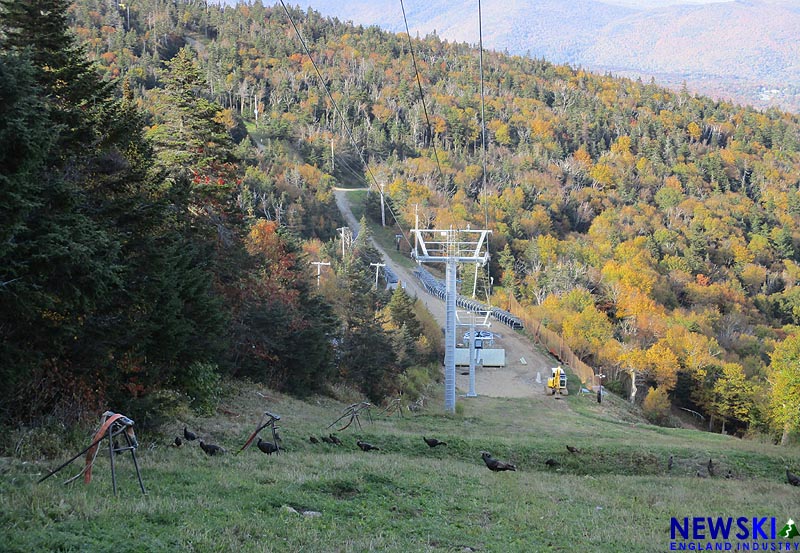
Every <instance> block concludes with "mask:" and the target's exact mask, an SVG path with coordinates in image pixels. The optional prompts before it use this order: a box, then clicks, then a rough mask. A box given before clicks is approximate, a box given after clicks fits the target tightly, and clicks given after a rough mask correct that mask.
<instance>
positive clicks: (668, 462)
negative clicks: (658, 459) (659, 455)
mask: <svg viewBox="0 0 800 553" xmlns="http://www.w3.org/2000/svg"><path fill="white" fill-rule="evenodd" d="M674 462H675V461H674V459H673V457H672V455H670V456H669V461H667V470H672V464H673V463H674Z"/></svg>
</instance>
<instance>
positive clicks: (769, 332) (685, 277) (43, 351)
mask: <svg viewBox="0 0 800 553" xmlns="http://www.w3.org/2000/svg"><path fill="white" fill-rule="evenodd" d="M51 3H52V9H51V10H50V11H48V12H47V14H45V11H44V10H42V11H37V12H35V13H34V12H31V11H25V10H21V11H20V9H21V7H25V6H27V5H28V4H27V3H26V2H21V1H8V0H6V1H5V2H4V4H3V5H4V6H5V7H4V9H5V10H6V12H5V13H4V14H3V21H2V24H3V28H4V29H9V28H11V29H22V30H21V31H20V32H18V33H15V34H14V33H9V34H8V35H7V38H5V39H4V40H5V42H6V43H7V44H12V43H13V45H14V46H15V47H16V46H17V45H19V46H24V45H26V41H27V43H30V44H32V45H33V46H34V50H33V52H32V53H31V52H30V51H28V52H24V51H19V52H18V53H17V51H16V50H15V51H14V52H13V53H11V54H4V57H3V63H4V67H5V68H7V69H4V70H5V71H8V72H9V74H13V75H17V76H16V77H15V78H14V79H3V82H4V83H7V84H5V85H4V86H5V87H6V88H5V90H4V92H3V94H4V102H3V105H4V106H9V107H5V108H4V109H8V110H14V111H12V112H11V113H13V114H14V115H15V118H8V117H4V118H3V123H2V124H3V125H4V128H2V129H0V130H1V131H2V132H3V133H4V136H6V137H10V136H16V135H18V134H19V135H21V131H20V129H25V133H24V136H29V137H31V140H29V141H26V142H24V146H25V148H24V149H23V152H24V154H25V155H24V157H23V158H22V159H23V160H24V161H25V162H24V163H23V164H21V165H19V166H15V169H14V172H12V173H11V174H10V177H9V178H10V181H9V182H10V183H12V184H13V186H12V187H11V188H7V187H6V186H5V185H4V190H11V191H12V193H11V195H10V196H7V198H6V199H5V200H4V202H5V203H4V204H3V206H4V207H3V209H5V205H11V206H12V207H14V209H13V210H9V211H8V213H9V214H10V213H14V214H18V215H14V217H12V218H10V219H7V218H6V217H5V213H4V217H3V232H4V235H5V236H7V237H9V238H7V239H4V241H3V247H4V248H6V249H4V250H2V251H0V254H2V256H3V257H2V261H3V263H2V265H3V269H2V270H3V273H2V275H3V276H2V279H0V280H1V281H2V286H3V288H2V295H0V301H2V302H3V303H2V306H0V307H2V309H0V312H1V313H2V317H3V320H2V322H0V328H1V329H2V333H3V334H2V347H3V351H2V353H3V356H4V358H5V357H6V356H9V355H13V356H15V357H14V359H15V363H13V364H4V366H3V368H2V370H3V371H4V373H3V376H4V377H5V378H7V379H10V380H11V381H12V382H14V383H15V386H16V387H15V388H14V389H15V390H19V396H18V397H20V398H24V397H32V396H34V395H35V394H34V391H35V390H33V389H31V387H33V388H37V387H38V388H37V389H41V388H42V387H48V390H52V391H53V392H55V391H56V390H61V389H64V388H68V387H69V386H72V387H73V388H69V389H70V390H73V391H74V393H78V392H81V393H84V394H85V395H86V396H87V397H95V398H96V397H101V396H102V394H101V393H100V392H97V388H96V387H95V383H96V382H101V383H103V386H106V387H107V386H108V385H109V383H111V382H116V381H117V380H116V379H121V380H122V381H123V382H125V383H126V388H125V393H130V394H133V395H137V394H140V395H141V397H142V398H145V397H151V396H153V395H154V394H153V392H154V390H165V389H169V390H172V389H175V390H179V391H183V392H184V393H188V394H191V393H193V392H192V390H193V387H194V388H197V387H198V386H202V385H206V386H208V382H209V380H212V381H213V379H214V378H215V377H216V375H218V374H219V372H220V371H221V372H228V373H230V374H233V375H241V376H248V377H252V378H263V379H266V380H268V381H269V382H270V383H272V384H273V385H277V386H279V387H283V388H286V389H289V390H291V391H295V392H303V391H308V390H309V389H310V387H313V386H319V385H320V384H321V383H322V382H325V381H329V380H332V379H334V378H336V377H339V378H346V379H349V380H350V381H351V382H354V383H355V384H356V385H357V386H359V387H360V388H361V389H362V390H363V391H365V392H366V393H368V394H369V395H370V397H373V398H376V397H380V396H381V395H382V394H385V393H389V392H393V391H395V390H397V389H398V387H400V386H401V385H402V383H403V382H408V381H409V380H411V379H410V378H409V377H408V375H409V374H410V373H409V370H411V367H412V365H416V364H419V363H424V362H425V359H430V358H431V357H430V355H431V348H430V344H429V343H428V342H427V339H426V338H425V337H424V336H421V335H419V334H417V335H415V333H414V332H412V331H411V328H412V327H414V328H417V327H415V325H414V324H413V323H411V322H409V321H410V317H411V314H410V310H409V309H407V308H404V309H395V310H392V309H386V310H383V311H378V315H377V316H376V314H375V313H376V312H375V305H376V303H377V304H378V306H379V307H380V306H382V305H384V304H385V301H386V300H387V298H383V299H381V298H380V297H376V295H375V293H374V292H372V291H370V288H371V287H370V280H371V279H370V278H369V271H368V270H367V269H369V262H370V259H372V258H371V256H372V255H374V252H370V248H369V246H368V242H366V241H365V240H364V239H363V238H362V240H360V241H357V242H356V244H355V247H354V249H353V251H352V253H351V254H350V255H348V256H345V258H344V259H341V255H337V254H336V251H337V250H338V249H339V248H341V245H340V244H338V245H337V243H335V242H334V241H333V239H334V237H335V228H336V226H337V225H338V221H336V220H335V219H333V218H332V217H333V214H334V213H335V210H334V209H333V204H332V200H331V192H330V190H331V187H332V186H333V185H335V184H357V183H368V184H372V185H377V184H383V185H385V189H386V192H387V194H388V196H389V197H390V201H391V204H392V206H393V208H394V211H395V213H397V214H398V216H399V218H400V222H401V225H402V226H403V227H404V228H406V229H407V228H408V227H409V224H413V221H414V217H415V211H416V213H418V215H419V216H420V220H421V221H422V224H424V225H427V226H430V227H440V228H446V227H448V226H450V225H455V226H465V225H467V224H471V225H472V226H473V228H474V227H484V226H485V225H488V227H489V228H491V229H492V230H493V235H492V249H493V251H494V257H493V261H492V266H491V275H492V276H493V278H494V285H495V288H494V292H495V294H494V299H493V302H494V303H496V304H499V305H501V306H503V307H506V306H513V308H514V309H520V310H526V311H528V312H529V313H531V314H533V315H534V316H536V317H538V318H539V319H541V320H542V321H543V322H544V324H546V325H547V326H549V327H550V328H552V329H553V330H555V331H557V332H559V333H561V334H562V336H563V337H564V340H565V342H566V343H568V344H569V345H570V347H571V348H572V349H573V350H574V351H576V352H578V353H579V354H580V355H582V356H583V358H584V359H585V360H586V361H587V362H588V363H589V364H591V365H593V366H595V367H596V368H597V370H598V371H602V372H603V373H605V374H607V375H609V380H614V379H616V377H617V376H618V375H620V374H624V373H628V372H635V373H639V374H641V375H644V376H645V378H646V379H647V380H648V381H649V383H650V385H651V386H652V387H653V390H652V391H651V392H650V394H649V395H650V396H651V397H649V398H648V399H650V402H651V404H658V402H657V401H656V400H657V399H658V397H659V396H664V395H665V393H668V394H669V396H670V397H671V398H672V401H673V402H674V403H675V404H677V405H681V406H685V407H688V408H691V409H693V410H697V411H701V412H703V413H705V414H706V415H709V416H711V417H712V419H716V420H717V421H725V423H727V425H728V426H727V429H728V430H729V431H733V430H737V431H744V430H745V429H747V428H754V429H761V430H768V431H770V432H774V433H776V435H778V436H781V435H782V436H783V438H784V440H788V438H789V434H790V432H791V431H793V430H797V429H798V425H800V417H798V416H797V414H798V409H800V370H799V369H798V366H797V363H796V360H797V359H798V357H800V336H799V335H797V333H796V325H797V324H798V323H800V287H798V286H797V283H798V279H800V195H798V181H799V180H800V178H799V176H800V152H799V151H798V148H800V134H799V131H800V121H798V119H797V118H796V117H795V116H790V115H787V114H785V113H781V112H778V111H768V112H757V111H754V110H751V109H745V108H741V107H737V106H734V105H729V104H726V103H721V102H715V101H712V100H710V99H708V98H703V97H695V96H692V95H690V94H688V93H687V92H683V93H673V92H670V91H668V90H666V89H664V88H661V87H658V86H656V85H655V84H644V83H641V82H634V81H629V80H620V79H612V78H609V77H603V76H598V75H592V74H589V73H586V72H584V71H581V70H575V69H571V68H569V67H566V66H558V65H553V64H550V63H548V62H547V61H545V60H531V59H526V58H521V57H509V56H505V55H500V54H496V53H485V55H484V69H485V73H486V75H485V83H484V85H485V93H486V105H485V112H486V116H485V121H486V131H487V153H486V159H485V162H486V167H487V176H486V179H485V184H484V179H483V176H482V154H481V151H482V149H481V102H480V95H479V88H480V87H479V85H480V80H479V75H478V52H477V51H476V50H475V49H472V48H469V47H467V46H465V45H460V44H450V43H447V42H443V41H441V40H440V39H439V38H437V37H436V36H430V37H426V38H425V39H421V40H414V41H412V42H409V41H408V38H407V37H405V36H404V35H392V34H387V33H384V32H381V31H380V30H378V29H376V28H362V27H352V26H349V25H345V24H342V23H341V22H339V21H337V20H332V19H327V18H325V17H323V16H321V15H320V14H318V13H315V12H307V13H304V12H301V11H299V10H295V11H290V13H291V16H292V18H293V19H294V20H295V22H296V23H297V25H298V29H299V32H300V33H301V34H302V36H303V38H304V40H305V41H306V44H308V46H309V48H310V49H311V53H312V56H313V59H314V61H315V62H316V63H317V65H318V67H319V69H320V71H321V72H322V75H323V78H324V79H325V82H326V84H327V86H328V87H330V91H331V95H332V98H333V102H332V101H331V99H330V98H329V97H328V96H327V94H326V92H325V90H324V89H323V88H322V86H321V84H320V82H319V79H318V77H317V75H316V71H315V68H314V66H313V65H312V63H311V62H310V60H309V58H308V56H307V55H305V53H304V52H303V49H302V46H301V44H300V41H299V39H298V37H297V36H296V34H295V32H294V30H293V28H292V26H291V24H290V22H289V19H288V17H287V14H286V13H285V12H284V10H283V9H282V8H281V7H280V6H277V7H275V8H268V7H262V6H261V5H258V4H253V5H239V6H237V7H235V8H231V7H227V8H220V7H218V6H214V5H206V4H205V3H200V2H197V3H192V2H190V3H162V2H158V1H149V0H147V1H144V2H139V3H136V4H116V3H108V2H93V1H84V0H82V1H80V2H78V3H77V4H75V5H73V6H72V7H71V8H70V9H69V11H68V16H69V21H70V22H71V25H72V27H73V29H74V33H75V35H76V37H77V41H78V43H80V44H85V45H86V54H87V55H88V57H89V59H91V60H94V61H96V62H97V63H98V64H99V66H100V68H101V71H102V72H103V73H104V76H105V77H106V78H108V79H112V78H120V79H121V83H122V84H121V85H120V86H117V85H116V84H115V81H107V82H109V83H111V85H109V86H106V85H104V84H103V83H102V82H101V81H99V80H93V79H92V78H90V76H91V75H92V73H91V71H90V68H89V67H87V66H85V64H83V63H82V61H81V59H82V58H81V56H80V55H79V53H78V52H76V51H75V48H74V46H71V47H70V48H63V47H60V46H57V45H53V44H52V42H51V36H50V35H49V34H46V33H44V30H45V29H46V28H47V27H46V26H45V25H44V24H43V22H42V19H43V20H46V22H48V24H49V21H50V20H51V19H52V18H53V16H54V14H57V13H59V12H60V11H61V10H63V5H62V4H61V3H60V2H59V1H57V0H51ZM12 15H13V17H11V16H12ZM26 37H30V38H26ZM12 38H13V39H14V41H12V40H11V39H12ZM64 40H66V35H65V38H64ZM412 45H413V52H414V54H415V56H416V58H415V59H412V56H411V46H412ZM56 52H59V53H63V56H65V57H66V58H67V59H66V60H65V61H64V62H63V67H64V68H72V66H73V65H75V66H76V67H78V68H79V69H80V71H81V73H80V75H82V80H74V79H68V80H64V79H58V78H56V75H55V74H54V73H55V72H57V71H61V67H62V65H59V64H58V63H55V62H54V61H53V60H54V59H55V58H51V57H50V56H52V55H53V54H54V53H56ZM37 55H38V57H37ZM415 62H416V68H417V69H418V71H419V73H418V75H419V79H420V83H419V86H420V88H421V89H422V92H423V96H421V95H420V90H419V88H418V86H417V83H416V82H415V79H416V77H417V74H416V73H415ZM59 63H61V62H59ZM76 70H77V69H76ZM89 85H90V87H89V88H90V89H89V90H88V92H87V90H86V89H85V88H86V86H89ZM62 88H66V91H63V90H62ZM95 91H96V92H95ZM62 92H63V93H64V94H67V96H65V100H64V101H61V100H60V98H61V97H60V96H58V94H61V93H62ZM101 92H102V93H103V94H104V95H103V96H102V97H101V96H97V95H99V94H100V93H101ZM70 95H72V96H70ZM6 97H7V98H11V99H15V101H14V102H8V101H6V99H5V98H6ZM423 100H424V104H423ZM36 102H40V104H41V105H38V104H36ZM334 102H335V103H334ZM67 117H75V118H76V119H77V121H78V123H80V125H83V126H76V125H74V124H72V123H71V122H70V121H67V120H65V118H67ZM20 121H21V123H17V122H20ZM14 124H18V125H19V127H18V128H15V127H13V125H14ZM56 125H57V126H56ZM54 126H55V127H54ZM244 126H247V128H248V129H249V130H250V131H251V136H252V137H254V138H255V140H254V144H255V146H256V147H254V146H253V145H251V143H250V141H249V139H248V138H247V137H246V136H245V132H244V130H243V128H244ZM51 128H58V129H63V130H62V131H61V132H58V133H55V134H54V133H52V132H47V129H51ZM348 128H351V129H352V135H353V138H354V141H355V144H354V143H353V142H352V141H351V140H350V139H349V133H348V132H346V130H347V129H348ZM9 140H10V139H8V138H4V139H3V142H2V144H3V148H4V150H14V148H17V147H18V146H16V143H15V146H14V148H12V147H11V146H10V144H11V143H10V141H9ZM151 148H152V154H151V150H150V149H151ZM15 151H16V150H15ZM12 153H13V152H11V153H7V154H4V155H5V156H6V157H5V158H4V159H8V158H9V156H10V155H11V154H12ZM365 164H368V165H365ZM30 175H36V176H37V178H35V179H30V178H28V177H29V176H30ZM44 175H47V179H44V178H41V177H42V176H44ZM14 187H16V188H14ZM56 198H57V199H58V200H60V201H58V202H56V201H55V199H56ZM45 205H47V206H51V207H50V209H42V207H43V206H45ZM6 221H11V223H6ZM59 229H63V230H59ZM88 230H91V232H94V233H95V234H91V233H88ZM54 233H55V234H57V240H56V238H55V237H53V234H54ZM365 234H366V233H362V236H364V235H365ZM36 241H38V243H37V242H36ZM33 252H36V255H35V256H34V255H33ZM304 253H305V254H306V255H307V256H309V254H310V255H313V256H314V258H315V259H316V258H317V257H316V256H323V257H325V258H326V259H330V260H331V261H333V262H334V264H335V269H336V276H335V277H332V278H335V279H336V280H335V282H334V286H335V287H334V288H332V291H330V292H327V293H326V291H325V290H322V289H321V290H320V291H321V292H323V293H322V294H321V295H318V294H316V293H315V292H316V291H315V289H314V287H313V280H312V279H311V278H310V277H311V271H310V270H309V269H308V266H307V261H308V260H309V257H306V258H304V257H303V254H304ZM77 254H80V255H77ZM34 260H37V261H36V262H37V263H39V264H40V265H36V266H34V264H33V263H34ZM58 264H63V265H64V269H61V268H59V267H58ZM9 268H10V269H9ZM57 270H58V271H61V272H57ZM58 274H67V275H72V276H71V278H68V279H59V278H57V275H58ZM33 276H36V278H38V279H40V280H35V279H34V280H31V279H32V278H33ZM323 288H324V287H323ZM337 288H338V289H337ZM393 301H395V300H393ZM397 301H398V302H403V301H404V300H403V298H400V299H398V300H397ZM517 304H518V305H517ZM355 307H360V308H359V309H356V308H355ZM400 313H403V315H400ZM43 328H44V329H46V331H47V332H42V330H41V329H43ZM433 334H435V332H434V333H433ZM212 337H213V338H214V339H213V340H212V339H210V338H212ZM398 352H403V354H402V355H400V354H399V353H398ZM412 354H413V355H412ZM88 367H91V369H89V368H88ZM97 371H99V372H100V373H101V374H100V375H98V374H95V372H97ZM375 371H377V373H376V372H375ZM32 375H33V376H32ZM59 378H60V380H59ZM211 386H212V387H213V384H211ZM101 388H102V387H101ZM25 393H27V394H28V395H27V396H25ZM71 393H73V392H71ZM102 393H109V394H110V393H111V390H109V389H107V388H102ZM117 393H118V394H119V392H117ZM98 394H100V395H99V396H98ZM148 394H149V395H148ZM642 395H645V394H644V393H643V394H642ZM37 397H38V396H37ZM53 397H55V393H54V394H53ZM58 397H63V396H58ZM39 410H40V411H44V410H45V406H39ZM715 428H716V429H719V426H715Z"/></svg>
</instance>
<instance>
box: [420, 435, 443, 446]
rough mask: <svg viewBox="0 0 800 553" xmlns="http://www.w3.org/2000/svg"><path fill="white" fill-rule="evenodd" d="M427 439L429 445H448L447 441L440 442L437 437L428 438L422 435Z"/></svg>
mask: <svg viewBox="0 0 800 553" xmlns="http://www.w3.org/2000/svg"><path fill="white" fill-rule="evenodd" d="M422 439H423V440H425V443H426V444H428V447H436V446H437V445H447V443H446V442H440V441H439V440H437V439H436V438H426V437H425V436H423V437H422Z"/></svg>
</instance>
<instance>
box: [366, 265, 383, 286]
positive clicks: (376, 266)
mask: <svg viewBox="0 0 800 553" xmlns="http://www.w3.org/2000/svg"><path fill="white" fill-rule="evenodd" d="M369 265H370V267H375V289H376V290H377V289H378V271H380V270H381V267H386V263H370V264H369Z"/></svg>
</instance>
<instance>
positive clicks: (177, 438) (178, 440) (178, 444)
mask: <svg viewBox="0 0 800 553" xmlns="http://www.w3.org/2000/svg"><path fill="white" fill-rule="evenodd" d="M182 445H183V441H182V440H181V437H180V436H175V441H174V442H172V447H181V446H182Z"/></svg>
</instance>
